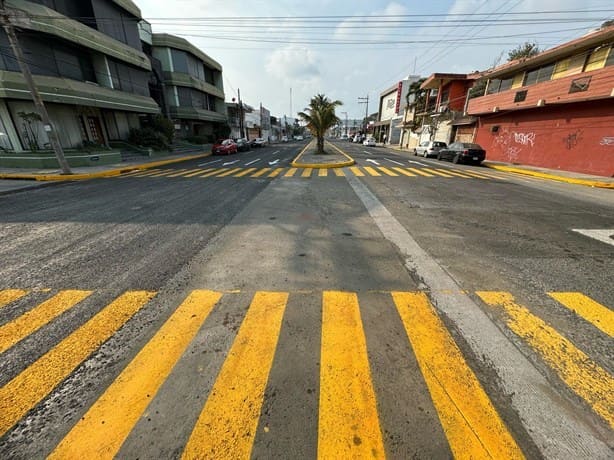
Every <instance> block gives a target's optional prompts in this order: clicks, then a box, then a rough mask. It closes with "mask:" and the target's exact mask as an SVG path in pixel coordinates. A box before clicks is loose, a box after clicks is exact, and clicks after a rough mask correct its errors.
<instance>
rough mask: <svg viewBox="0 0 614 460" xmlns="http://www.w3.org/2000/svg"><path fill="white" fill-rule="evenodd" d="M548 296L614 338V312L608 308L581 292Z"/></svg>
mask: <svg viewBox="0 0 614 460" xmlns="http://www.w3.org/2000/svg"><path fill="white" fill-rule="evenodd" d="M548 295H549V296H550V297H552V298H553V299H554V300H556V301H557V302H559V303H561V304H563V305H565V306H566V307H567V308H569V309H570V310H572V311H573V312H575V313H576V314H577V315H579V316H580V317H582V318H584V319H585V320H586V321H588V322H589V323H591V324H592V325H593V326H595V327H596V328H597V329H599V330H601V331H603V332H605V333H606V334H607V335H609V336H610V337H614V312H613V311H612V310H610V309H609V308H608V307H606V306H604V305H601V304H600V303H597V302H595V301H594V300H593V299H591V298H590V297H587V296H585V295H584V294H581V293H579V292H549V293H548ZM613 397H614V395H613Z"/></svg>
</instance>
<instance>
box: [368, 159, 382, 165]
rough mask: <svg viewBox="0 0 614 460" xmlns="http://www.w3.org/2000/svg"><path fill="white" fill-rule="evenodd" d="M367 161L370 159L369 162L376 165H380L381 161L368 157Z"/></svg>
mask: <svg viewBox="0 0 614 460" xmlns="http://www.w3.org/2000/svg"><path fill="white" fill-rule="evenodd" d="M365 161H368V162H369V163H373V164H374V165H377V166H379V163H378V162H377V161H375V160H372V159H371V158H367V159H366V160H365Z"/></svg>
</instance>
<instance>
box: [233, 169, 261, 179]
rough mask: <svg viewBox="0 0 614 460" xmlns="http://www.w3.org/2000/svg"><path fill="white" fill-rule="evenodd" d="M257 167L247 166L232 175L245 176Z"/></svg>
mask: <svg viewBox="0 0 614 460" xmlns="http://www.w3.org/2000/svg"><path fill="white" fill-rule="evenodd" d="M257 169H258V168H247V169H244V170H243V171H241V172H240V173H237V174H233V175H232V177H243V176H247V175H248V174H250V173H253V172H254V171H256V170H257Z"/></svg>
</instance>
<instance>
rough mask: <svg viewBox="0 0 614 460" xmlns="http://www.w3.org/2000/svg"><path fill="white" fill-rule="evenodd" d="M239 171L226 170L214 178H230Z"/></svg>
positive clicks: (237, 169) (236, 169)
mask: <svg viewBox="0 0 614 460" xmlns="http://www.w3.org/2000/svg"><path fill="white" fill-rule="evenodd" d="M239 171H241V168H232V169H227V170H226V171H225V172H223V173H222V174H218V175H217V176H215V177H227V176H230V175H231V174H234V173H236V172H239Z"/></svg>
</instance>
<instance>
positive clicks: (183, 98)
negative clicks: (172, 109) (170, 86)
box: [177, 86, 192, 107]
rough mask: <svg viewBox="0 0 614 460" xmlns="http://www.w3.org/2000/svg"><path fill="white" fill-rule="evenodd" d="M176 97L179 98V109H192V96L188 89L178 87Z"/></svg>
mask: <svg viewBox="0 0 614 460" xmlns="http://www.w3.org/2000/svg"><path fill="white" fill-rule="evenodd" d="M177 95H178V96H179V106H180V107H192V94H191V91H190V88H186V87H184V86H178V87H177Z"/></svg>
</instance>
